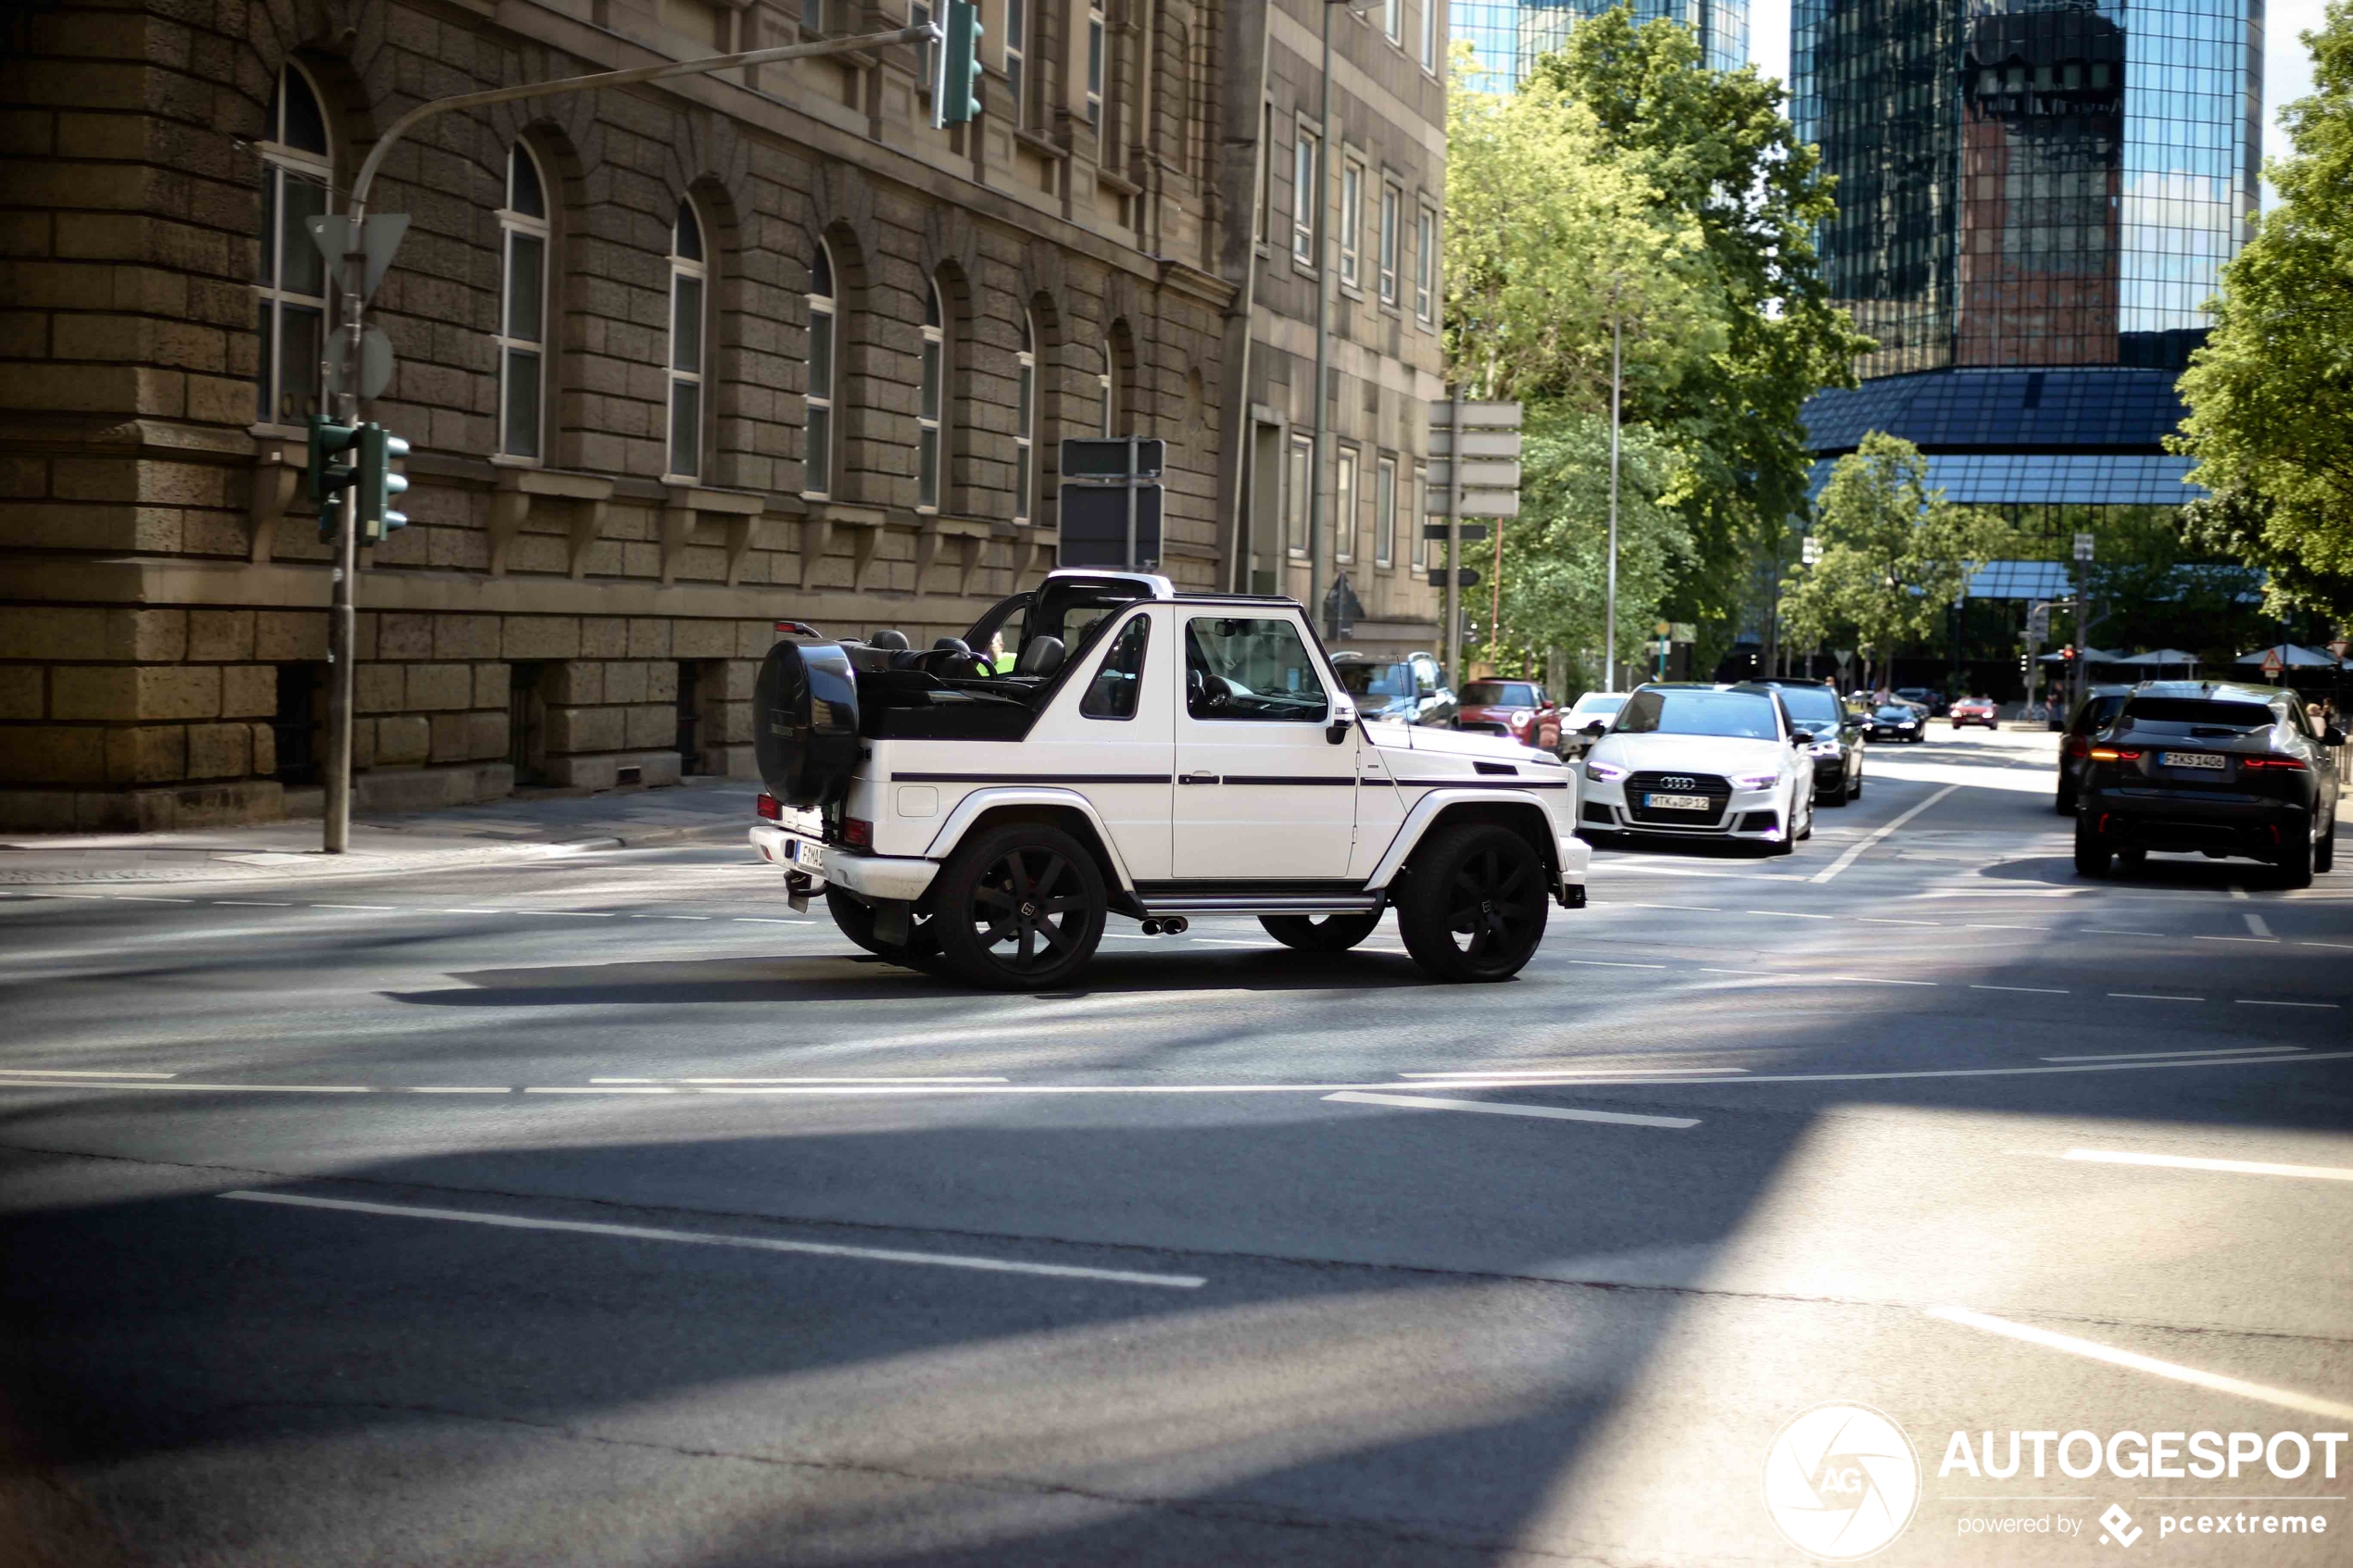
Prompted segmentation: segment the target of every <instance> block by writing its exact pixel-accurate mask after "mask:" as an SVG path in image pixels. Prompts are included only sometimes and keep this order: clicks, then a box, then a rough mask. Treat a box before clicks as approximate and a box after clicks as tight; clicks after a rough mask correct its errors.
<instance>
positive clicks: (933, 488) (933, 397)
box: [915, 282, 948, 512]
mask: <svg viewBox="0 0 2353 1568" xmlns="http://www.w3.org/2000/svg"><path fill="white" fill-rule="evenodd" d="M947 320H948V318H947V314H946V312H944V311H942V310H941V309H940V307H939V284H938V283H937V282H933V283H931V284H930V285H928V286H927V287H926V288H925V290H924V362H923V373H922V378H921V380H920V382H919V383H918V384H917V386H916V389H915V509H916V510H917V511H919V512H936V511H937V510H938V509H939V465H940V458H941V456H942V450H941V443H942V441H943V440H944V439H945V437H946V433H947V421H946V420H945V419H944V418H943V417H942V410H943V408H944V407H945V405H946V402H947V381H948V326H947Z"/></svg>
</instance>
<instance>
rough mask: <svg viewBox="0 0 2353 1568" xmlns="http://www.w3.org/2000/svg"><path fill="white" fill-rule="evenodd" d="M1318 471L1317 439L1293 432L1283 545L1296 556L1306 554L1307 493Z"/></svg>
mask: <svg viewBox="0 0 2353 1568" xmlns="http://www.w3.org/2000/svg"><path fill="white" fill-rule="evenodd" d="M1286 478H1287V479H1288V480H1289V483H1287V484H1286V485H1285V486H1284V490H1283V548H1284V550H1285V551H1286V553H1288V554H1289V555H1290V557H1291V558H1293V559H1295V560H1304V559H1306V558H1307V496H1308V486H1309V485H1310V484H1312V483H1314V482H1315V442H1313V441H1311V440H1309V439H1308V438H1307V437H1306V436H1303V435H1294V436H1292V437H1291V438H1290V473H1289V474H1288V475H1287V476H1286Z"/></svg>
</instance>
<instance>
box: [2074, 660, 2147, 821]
mask: <svg viewBox="0 0 2353 1568" xmlns="http://www.w3.org/2000/svg"><path fill="white" fill-rule="evenodd" d="M2132 695H2133V688H2132V687H2130V686H2094V687H2093V688H2092V689H2091V690H2090V691H2089V692H2087V693H2085V694H2084V696H2083V700H2082V702H2079V703H2077V704H2076V705H2075V717H2074V718H2072V719H2070V720H2069V721H2068V723H2067V734H2066V738H2064V739H2062V740H2061V741H2060V742H2059V759H2058V813H2059V815H2060V816H2062V817H2071V816H2073V815H2074V814H2075V792H2076V791H2077V790H2078V789H2079V788H2081V787H2082V783H2083V758H2084V755H2085V754H2086V753H2088V752H2089V751H2090V750H2091V749H2092V732H2093V731H2095V730H2105V729H2107V728H2108V721H2109V720H2111V719H2113V718H2115V717H2116V715H2117V714H2118V713H2119V712H2120V710H2121V709H2123V707H2124V699H2125V698H2126V697H2128V696H2132Z"/></svg>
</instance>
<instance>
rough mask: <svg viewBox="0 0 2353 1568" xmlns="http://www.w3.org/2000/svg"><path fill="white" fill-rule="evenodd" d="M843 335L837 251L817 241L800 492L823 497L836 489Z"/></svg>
mask: <svg viewBox="0 0 2353 1568" xmlns="http://www.w3.org/2000/svg"><path fill="white" fill-rule="evenodd" d="M840 334H841V317H840V313H839V310H838V308H837V306H836V303H835V298H834V258H833V253H832V252H831V251H829V250H827V249H826V248H825V242H824V241H823V240H819V241H818V242H817V254H816V255H815V256H813V257H810V261H809V366H808V370H809V379H808V391H807V392H806V393H805V394H804V395H803V401H804V402H805V404H806V405H807V408H808V413H809V422H808V429H807V431H806V432H805V433H804V435H803V439H802V450H801V480H800V493H801V494H802V495H812V496H816V497H819V498H821V499H822V498H823V497H824V496H826V495H832V494H833V488H834V367H835V363H836V361H837V358H839V354H838V349H839V346H840Z"/></svg>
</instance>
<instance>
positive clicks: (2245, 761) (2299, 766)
mask: <svg viewBox="0 0 2353 1568" xmlns="http://www.w3.org/2000/svg"><path fill="white" fill-rule="evenodd" d="M2239 766H2240V767H2242V768H2246V769H2248V770H2250V771H2259V770H2262V769H2266V768H2269V769H2272V770H2275V771H2279V772H2283V773H2303V772H2309V771H2311V770H2309V769H2308V768H2306V767H2305V766H2304V764H2303V763H2302V762H2300V761H2298V760H2296V759H2295V758H2293V757H2242V758H2240V759H2239Z"/></svg>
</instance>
